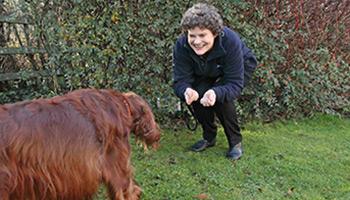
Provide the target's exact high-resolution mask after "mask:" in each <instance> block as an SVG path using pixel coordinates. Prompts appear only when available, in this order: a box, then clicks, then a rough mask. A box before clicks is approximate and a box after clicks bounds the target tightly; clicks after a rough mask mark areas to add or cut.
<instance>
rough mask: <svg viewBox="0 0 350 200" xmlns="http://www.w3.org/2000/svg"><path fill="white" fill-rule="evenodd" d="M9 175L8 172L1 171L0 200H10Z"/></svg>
mask: <svg viewBox="0 0 350 200" xmlns="http://www.w3.org/2000/svg"><path fill="white" fill-rule="evenodd" d="M9 181H10V180H9V176H8V174H7V173H5V172H2V171H0V200H9V199H10V194H9V184H10V183H9Z"/></svg>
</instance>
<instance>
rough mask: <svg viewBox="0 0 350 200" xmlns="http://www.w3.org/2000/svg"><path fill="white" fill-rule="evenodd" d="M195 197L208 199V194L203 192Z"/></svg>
mask: <svg viewBox="0 0 350 200" xmlns="http://www.w3.org/2000/svg"><path fill="white" fill-rule="evenodd" d="M194 198H196V199H208V195H207V194H204V193H202V194H199V195H197V196H194Z"/></svg>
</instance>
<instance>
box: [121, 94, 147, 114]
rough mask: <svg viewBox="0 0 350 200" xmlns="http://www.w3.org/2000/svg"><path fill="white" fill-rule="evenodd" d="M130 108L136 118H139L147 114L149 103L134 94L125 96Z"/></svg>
mask: <svg viewBox="0 0 350 200" xmlns="http://www.w3.org/2000/svg"><path fill="white" fill-rule="evenodd" d="M123 95H124V97H125V98H126V99H127V101H128V104H129V106H130V110H131V113H132V115H133V117H134V118H139V117H141V116H143V115H144V114H145V113H147V106H148V104H147V102H146V101H145V100H144V99H143V98H142V97H140V96H139V95H137V94H135V93H133V92H127V93H124V94H123Z"/></svg>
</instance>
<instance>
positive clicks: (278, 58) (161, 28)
mask: <svg viewBox="0 0 350 200" xmlns="http://www.w3.org/2000/svg"><path fill="white" fill-rule="evenodd" d="M41 2H42V1H39V0H33V1H31V2H30V3H28V4H25V3H23V5H25V6H22V7H23V8H25V10H24V11H25V12H27V13H29V14H30V16H32V18H33V20H34V22H35V25H36V26H35V31H36V32H35V33H36V35H35V37H37V38H40V39H41V41H42V42H43V45H44V47H45V48H46V49H47V51H48V57H47V62H46V63H45V65H44V66H43V68H47V69H50V70H56V71H57V72H59V73H60V74H63V75H61V76H58V77H57V78H40V79H36V80H24V81H17V82H13V83H10V84H9V87H8V88H7V89H6V90H4V91H2V92H0V97H1V101H2V103H4V102H9V101H16V100H20V99H25V98H36V97H40V96H52V95H56V94H62V93H65V92H67V91H69V90H74V89H78V88H85V87H95V88H115V89H118V90H121V91H129V90H132V91H134V92H136V93H139V94H140V95H142V96H144V97H145V98H146V99H147V100H148V101H149V102H150V103H151V104H152V106H153V107H154V108H155V112H156V116H157V117H158V119H159V120H160V121H161V122H162V123H166V122H169V120H168V119H169V114H170V115H172V114H173V113H174V112H175V110H176V103H177V101H178V100H177V98H176V97H175V95H174V94H173V91H172V88H171V84H172V61H171V54H172V46H173V44H174V42H175V40H176V38H177V36H178V35H179V34H181V30H180V28H179V23H180V20H181V16H182V13H183V12H184V11H185V10H186V9H187V8H188V7H189V6H191V5H192V4H193V3H194V2H195V1H174V0H162V1H158V0H155V1H105V0H91V1H82V0H71V1H65V0H56V1H51V3H48V4H44V3H41ZM209 2H210V1H209ZM212 3H213V4H214V5H215V6H217V7H218V8H219V9H220V11H221V12H222V15H223V17H224V20H225V23H226V25H228V26H230V27H232V28H233V29H235V30H236V31H237V32H239V33H240V34H241V36H242V38H244V40H245V41H246V42H247V44H248V46H250V47H251V48H252V49H253V51H255V53H256V55H257V57H258V60H259V63H260V64H259V67H258V69H257V71H256V73H255V76H254V79H253V81H252V84H251V85H250V86H249V87H248V88H246V89H245V90H244V93H243V95H242V97H241V98H240V99H239V112H240V114H241V116H242V117H243V118H244V119H248V118H251V117H257V118H260V119H263V120H273V119H276V118H279V117H286V118H288V117H294V116H298V115H300V114H301V115H310V114H313V113H315V112H328V113H337V112H343V113H344V112H348V111H349V99H348V98H347V96H346V94H347V95H348V91H349V78H348V75H347V74H349V63H347V62H346V61H345V60H344V59H343V57H342V55H341V54H340V55H339V56H336V57H335V58H334V57H333V56H331V54H330V52H329V49H328V47H327V46H320V47H319V48H317V49H311V48H310V49H303V51H302V52H297V51H296V52H294V55H293V57H292V58H291V57H288V54H286V52H288V51H289V50H290V49H291V47H292V46H291V45H289V44H288V43H286V40H287V39H288V38H291V37H293V36H295V35H296V34H300V30H299V31H295V32H293V31H294V30H293V28H290V29H288V30H278V31H276V30H271V29H270V27H269V26H268V25H269V24H267V23H266V22H267V21H268V17H267V16H266V13H265V12H263V10H262V7H259V6H257V5H256V4H253V3H249V2H248V1H239V0H236V1H232V0H218V1H212ZM309 37H312V35H310V36H309ZM286 66H287V67H286ZM10 86H11V87H10ZM18 89H22V90H20V93H18V92H16V94H14V93H15V92H14V90H18ZM18 94H19V95H18ZM157 105H158V107H157Z"/></svg>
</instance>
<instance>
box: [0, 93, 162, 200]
mask: <svg viewBox="0 0 350 200" xmlns="http://www.w3.org/2000/svg"><path fill="white" fill-rule="evenodd" d="M131 132H133V133H134V134H135V136H136V138H137V140H141V141H142V142H143V143H144V144H145V145H148V146H152V147H157V146H158V144H159V139H160V132H159V128H158V126H157V124H156V122H155V120H154V116H153V114H152V110H151V108H150V106H149V105H148V104H147V102H146V101H145V100H143V99H142V98H141V97H140V96H138V95H136V94H134V93H119V92H116V91H113V90H96V89H82V90H77V91H73V92H71V93H68V94H66V95H64V96H57V97H53V98H50V99H38V100H33V101H24V102H19V103H14V104H6V105H2V106H1V105H0V199H1V200H9V199H11V200H12V199H14V200H17V199H18V200H21V199H25V200H27V199H32V200H38V199H43V200H46V199H50V200H51V199H69V200H70V199H71V200H79V199H92V198H93V196H94V194H95V193H96V191H97V190H98V188H99V185H100V184H101V183H104V185H105V186H106V187H107V189H108V195H109V197H110V198H111V199H116V200H117V199H123V200H134V199H139V198H140V194H141V189H140V187H139V186H138V185H137V184H136V182H135V181H134V179H133V170H132V166H131V162H130V153H131V152H130V151H131V148H130V143H129V139H130V138H129V135H130V133H131Z"/></svg>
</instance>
